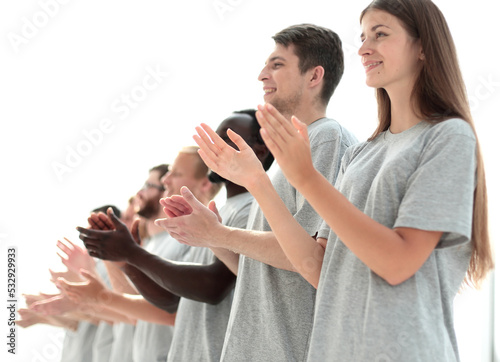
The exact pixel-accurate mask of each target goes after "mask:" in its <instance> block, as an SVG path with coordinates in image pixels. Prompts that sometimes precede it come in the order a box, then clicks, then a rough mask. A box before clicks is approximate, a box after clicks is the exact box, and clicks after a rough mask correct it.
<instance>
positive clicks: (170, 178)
mask: <svg viewBox="0 0 500 362" xmlns="http://www.w3.org/2000/svg"><path fill="white" fill-rule="evenodd" d="M198 162H199V159H198V156H197V155H195V154H189V153H179V154H178V155H177V157H176V158H175V160H174V162H173V163H172V164H171V165H170V168H169V170H168V172H167V174H166V175H165V176H163V178H162V179H161V182H162V183H163V185H164V186H165V193H164V194H163V197H170V196H172V195H179V194H180V193H181V187H182V186H187V187H188V188H189V189H190V190H191V192H193V194H194V195H195V196H196V194H197V190H198V189H199V187H200V185H201V182H202V181H203V180H204V179H203V178H196V177H195V175H196V171H197V165H198Z"/></svg>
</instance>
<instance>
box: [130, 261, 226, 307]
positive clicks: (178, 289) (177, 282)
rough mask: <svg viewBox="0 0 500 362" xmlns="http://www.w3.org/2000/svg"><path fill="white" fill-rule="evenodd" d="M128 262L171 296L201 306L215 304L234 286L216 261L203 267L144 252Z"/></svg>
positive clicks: (220, 263) (224, 269)
mask: <svg viewBox="0 0 500 362" xmlns="http://www.w3.org/2000/svg"><path fill="white" fill-rule="evenodd" d="M131 263H134V266H136V267H139V266H140V270H141V272H143V273H144V274H145V275H146V276H147V277H149V278H150V279H151V280H152V281H154V282H155V283H156V284H157V285H159V286H160V287H162V288H165V289H167V290H168V291H169V292H171V293H172V294H175V295H176V296H179V297H184V298H188V299H192V300H196V301H198V302H203V303H209V304H218V303H219V302H220V301H222V300H223V299H224V298H225V297H226V295H227V294H228V293H229V292H230V291H231V289H232V288H233V286H234V283H235V275H234V274H233V273H232V272H231V271H230V270H229V269H228V268H227V267H226V266H225V265H224V263H222V262H221V261H220V260H216V261H214V262H213V263H212V264H207V265H203V264H193V263H183V262H174V261H170V260H166V259H163V258H161V257H158V256H156V255H153V254H150V253H147V252H144V253H138V254H136V256H135V257H134V259H133V260H132V261H131Z"/></svg>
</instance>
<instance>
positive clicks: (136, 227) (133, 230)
mask: <svg viewBox="0 0 500 362" xmlns="http://www.w3.org/2000/svg"><path fill="white" fill-rule="evenodd" d="M140 221H141V220H140V219H135V220H134V221H133V222H132V226H131V227H130V229H131V230H130V232H131V234H132V238H133V239H134V240H135V242H136V243H137V244H138V245H141V244H142V242H141V235H139V223H140Z"/></svg>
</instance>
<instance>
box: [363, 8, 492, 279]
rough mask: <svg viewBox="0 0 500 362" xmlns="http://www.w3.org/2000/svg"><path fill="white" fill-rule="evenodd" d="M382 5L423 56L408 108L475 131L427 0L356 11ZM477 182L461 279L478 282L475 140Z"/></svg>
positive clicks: (448, 45)
mask: <svg viewBox="0 0 500 362" xmlns="http://www.w3.org/2000/svg"><path fill="white" fill-rule="evenodd" d="M373 9H377V10H382V11H385V12H387V13H389V14H391V15H393V16H395V17H397V18H398V19H399V20H400V21H401V24H402V26H403V27H404V28H405V29H406V31H407V32H408V34H409V35H410V36H411V37H412V38H414V39H420V42H421V45H422V51H423V54H424V56H425V60H424V61H423V67H422V70H421V72H420V74H419V76H418V77H417V79H416V81H415V85H414V87H413V91H412V97H411V98H412V101H413V104H412V106H413V110H414V112H415V114H417V115H419V116H420V117H421V118H422V119H425V120H428V121H430V122H441V121H445V120H447V119H450V118H461V119H463V120H465V121H466V122H467V123H469V125H470V126H471V127H472V130H473V131H474V134H475V136H476V140H477V133H476V130H475V127H474V122H473V120H472V115H471V112H470V107H469V103H468V99H467V93H466V90H465V83H464V81H463V78H462V73H461V71H460V67H459V65H458V59H457V53H456V49H455V44H454V42H453V38H452V36H451V33H450V30H449V28H448V25H447V23H446V20H445V18H444V16H443V14H442V13H441V11H440V10H439V9H438V7H437V6H436V5H435V4H434V3H433V2H432V1H430V0H374V1H373V2H372V3H371V4H370V5H368V7H367V8H366V9H364V10H363V12H362V13H361V17H360V21H361V20H362V19H363V16H364V15H365V14H366V13H367V12H368V11H369V10H373ZM376 97H377V103H378V119H379V125H378V127H377V129H376V130H375V132H374V133H373V135H372V136H371V137H370V140H372V139H374V138H375V137H376V136H377V135H378V134H380V133H381V132H383V131H386V130H387V129H388V128H389V126H390V125H391V100H390V98H389V95H388V94H387V92H386V91H385V89H383V88H378V89H377V90H376ZM476 172H477V174H476V176H477V185H476V190H475V192H474V213H473V220H472V247H473V250H472V256H471V260H470V264H469V269H468V270H467V275H466V278H465V281H466V283H467V284H469V285H473V286H475V287H478V286H479V285H480V283H481V281H483V280H484V278H485V277H486V275H487V274H488V271H489V270H491V269H492V268H493V265H494V262H493V255H492V250H491V245H490V240H489V232H488V207H487V206H488V202H487V193H486V180H485V173H484V165H483V157H482V154H481V149H480V147H479V142H478V143H477V170H476Z"/></svg>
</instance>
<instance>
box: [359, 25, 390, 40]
mask: <svg viewBox="0 0 500 362" xmlns="http://www.w3.org/2000/svg"><path fill="white" fill-rule="evenodd" d="M381 26H384V27H386V28H387V29H390V27H388V26H387V25H384V24H377V25H374V26H372V28H371V29H370V31H371V32H374V31H375V30H377V29H378V28H380V27H381ZM364 35H365V33H361V35H360V36H359V37H360V38H362V37H363V36H364Z"/></svg>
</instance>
